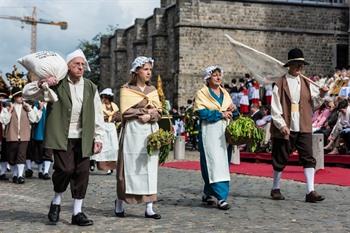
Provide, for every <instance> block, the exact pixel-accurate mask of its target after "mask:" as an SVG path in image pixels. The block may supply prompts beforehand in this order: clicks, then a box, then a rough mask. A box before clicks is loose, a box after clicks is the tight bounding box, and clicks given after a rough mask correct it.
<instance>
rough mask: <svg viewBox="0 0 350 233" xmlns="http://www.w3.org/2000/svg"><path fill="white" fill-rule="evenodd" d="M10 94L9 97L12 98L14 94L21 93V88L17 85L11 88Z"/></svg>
mask: <svg viewBox="0 0 350 233" xmlns="http://www.w3.org/2000/svg"><path fill="white" fill-rule="evenodd" d="M11 93H12V95H11V96H10V98H14V97H15V96H16V95H22V89H21V88H19V87H13V88H12V90H11Z"/></svg>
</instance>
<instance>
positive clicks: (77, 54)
mask: <svg viewBox="0 0 350 233" xmlns="http://www.w3.org/2000/svg"><path fill="white" fill-rule="evenodd" d="M76 57H81V58H83V59H84V61H85V63H86V70H87V71H91V69H90V66H89V63H88V61H87V60H86V57H85V55H84V53H83V51H82V50H81V49H77V50H75V51H74V52H72V53H70V54H68V55H67V57H66V62H67V64H68V63H69V62H70V61H71V60H73V59H74V58H76Z"/></svg>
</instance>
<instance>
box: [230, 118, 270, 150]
mask: <svg viewBox="0 0 350 233" xmlns="http://www.w3.org/2000/svg"><path fill="white" fill-rule="evenodd" d="M225 136H226V140H227V142H228V143H229V144H232V145H242V144H249V145H250V147H251V150H252V152H254V151H255V150H256V148H257V145H258V144H259V143H260V142H261V141H262V140H263V138H264V132H263V131H262V130H261V129H260V128H258V127H256V125H255V122H254V121H253V120H252V119H251V118H249V117H243V116H240V117H239V118H238V119H237V120H235V121H231V122H230V124H229V125H228V126H227V127H226V131H225Z"/></svg>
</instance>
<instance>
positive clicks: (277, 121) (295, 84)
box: [271, 74, 322, 132]
mask: <svg viewBox="0 0 350 233" xmlns="http://www.w3.org/2000/svg"><path fill="white" fill-rule="evenodd" d="M286 79H287V83H288V88H289V92H290V97H291V103H292V104H299V102H300V88H301V86H300V77H299V76H296V77H295V76H292V75H290V74H286ZM310 92H311V98H312V99H313V101H314V104H315V105H318V102H320V99H321V100H322V98H320V97H319V94H320V92H319V90H318V88H317V87H315V86H314V85H312V84H310ZM316 103H317V104H316ZM282 114H283V109H282V105H281V101H280V96H279V94H278V87H277V85H275V86H274V88H273V91H272V101H271V116H272V120H273V124H274V125H275V126H276V127H277V128H278V129H281V128H282V127H284V126H287V124H286V122H285V121H284V119H283V117H282ZM290 131H294V132H299V131H300V113H299V112H291V122H290Z"/></svg>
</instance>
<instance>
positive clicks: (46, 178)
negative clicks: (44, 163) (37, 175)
mask: <svg viewBox="0 0 350 233" xmlns="http://www.w3.org/2000/svg"><path fill="white" fill-rule="evenodd" d="M43 179H44V180H50V179H51V176H50V175H49V173H45V174H44V175H43Z"/></svg>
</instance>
